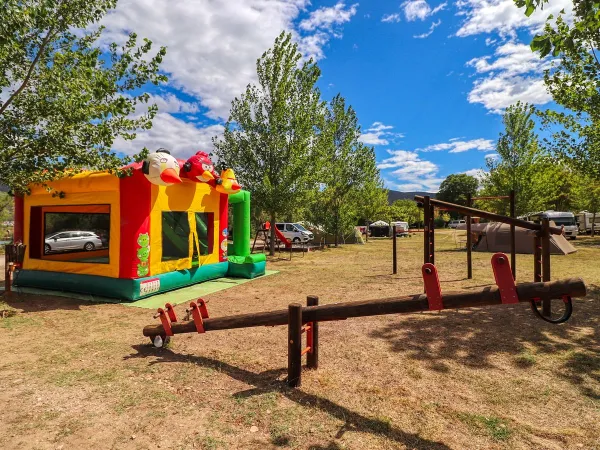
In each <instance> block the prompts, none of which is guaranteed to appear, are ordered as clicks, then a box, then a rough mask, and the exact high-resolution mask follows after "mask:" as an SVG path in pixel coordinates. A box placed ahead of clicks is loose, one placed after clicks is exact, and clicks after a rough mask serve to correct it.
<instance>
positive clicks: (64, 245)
mask: <svg viewBox="0 0 600 450" xmlns="http://www.w3.org/2000/svg"><path fill="white" fill-rule="evenodd" d="M102 247H103V244H102V239H100V237H99V236H98V235H97V234H96V233H94V232H92V231H61V232H59V233H54V234H49V235H48V236H46V238H45V239H44V254H48V253H52V252H65V251H70V250H85V251H87V252H90V251H92V250H95V249H97V248H102Z"/></svg>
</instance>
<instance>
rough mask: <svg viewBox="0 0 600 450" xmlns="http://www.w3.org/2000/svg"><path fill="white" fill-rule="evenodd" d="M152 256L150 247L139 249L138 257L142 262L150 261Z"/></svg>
mask: <svg viewBox="0 0 600 450" xmlns="http://www.w3.org/2000/svg"><path fill="white" fill-rule="evenodd" d="M149 256H150V249H149V248H148V247H142V248H138V251H137V257H138V259H139V260H140V261H148V257H149Z"/></svg>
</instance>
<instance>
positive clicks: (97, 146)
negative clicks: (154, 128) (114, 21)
mask: <svg viewBox="0 0 600 450" xmlns="http://www.w3.org/2000/svg"><path fill="white" fill-rule="evenodd" d="M115 5H116V1H115V0H96V1H94V2H89V1H84V0H68V1H66V0H62V1H61V0H5V1H4V2H3V7H2V20H1V21H0V91H1V92H0V99H1V100H0V182H2V183H4V184H7V185H9V186H10V187H11V188H12V189H13V191H15V192H26V191H27V185H28V184H30V183H44V182H46V181H48V180H51V179H54V178H56V177H59V176H64V174H65V171H68V173H74V171H77V170H81V169H83V168H86V169H95V170H110V171H115V170H118V168H119V167H121V166H122V165H123V164H124V163H127V162H129V161H130V158H121V157H119V156H118V155H117V154H115V153H114V152H113V151H112V149H111V148H112V144H113V142H114V139H115V137H117V136H120V137H122V138H124V139H134V138H135V131H136V130H137V129H140V128H144V129H148V128H150V127H151V125H152V122H151V119H152V118H153V117H154V115H155V113H156V106H155V105H152V106H151V107H150V108H148V110H147V112H146V113H145V114H142V115H139V116H137V117H136V118H132V117H131V116H130V115H131V114H132V113H133V112H134V110H135V108H136V105H137V104H138V103H146V102H147V101H148V95H147V94H145V93H143V91H142V89H143V87H144V85H146V84H147V83H154V84H158V83H160V82H164V81H166V77H165V76H164V75H162V74H160V73H159V64H160V62H161V61H162V58H163V56H164V55H165V53H166V50H165V48H161V49H160V50H159V51H158V52H157V53H156V54H155V55H154V56H152V55H151V54H150V52H151V46H152V45H151V42H150V41H148V40H147V39H144V43H143V44H142V45H141V46H137V38H136V35H135V33H131V34H130V35H129V39H128V40H127V42H126V43H125V45H124V46H123V47H120V48H119V47H118V46H117V45H116V44H111V45H110V46H109V47H108V50H107V51H106V52H104V53H103V51H102V50H101V49H100V47H99V46H98V42H97V41H98V39H99V38H100V37H101V34H102V30H103V29H102V27H100V28H98V29H97V30H96V31H91V32H90V31H86V30H85V28H86V27H90V26H91V25H93V24H94V23H96V22H98V20H100V19H101V18H102V16H104V14H105V13H106V12H107V10H108V9H110V8H113V7H114V6H115Z"/></svg>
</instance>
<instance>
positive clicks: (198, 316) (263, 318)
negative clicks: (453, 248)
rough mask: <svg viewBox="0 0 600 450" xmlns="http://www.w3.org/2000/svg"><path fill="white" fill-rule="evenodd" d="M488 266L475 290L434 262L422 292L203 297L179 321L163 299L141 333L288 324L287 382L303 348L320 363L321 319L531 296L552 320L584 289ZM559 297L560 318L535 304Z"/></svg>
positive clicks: (501, 259) (567, 311) (295, 373)
mask: <svg viewBox="0 0 600 450" xmlns="http://www.w3.org/2000/svg"><path fill="white" fill-rule="evenodd" d="M492 269H493V271H494V278H495V280H496V286H488V287H485V288H482V289H478V290H472V291H461V292H452V293H445V294H443V295H442V291H441V287H440V283H439V278H438V273H437V270H436V268H435V266H434V265H433V264H430V263H427V264H424V265H423V267H422V273H423V280H424V283H425V291H426V294H415V295H407V296H402V297H393V298H382V299H376V300H363V301H356V302H347V303H334V304H330V305H320V306H319V305H318V302H319V300H318V297H315V296H309V297H308V301H307V306H306V307H303V306H302V305H300V304H299V303H292V304H290V305H289V306H288V309H287V310H285V309H281V310H276V311H265V312H258V313H253V314H239V315H234V316H225V317H216V318H209V317H208V310H207V308H206V302H205V301H204V300H202V299H198V301H195V302H191V303H190V308H189V309H188V310H187V311H188V316H189V315H191V317H192V320H184V321H182V322H178V321H177V317H176V315H175V311H174V310H173V307H172V306H171V305H170V304H168V303H167V305H166V307H165V309H163V308H159V309H158V315H157V316H158V317H160V319H161V324H160V325H148V326H146V327H144V331H143V333H144V336H148V337H150V339H151V340H152V341H153V342H156V341H155V339H156V337H157V336H161V337H162V340H163V341H164V342H166V341H167V339H168V338H167V337H170V336H173V335H175V334H179V333H206V332H207V331H217V330H229V329H233V328H249V327H259V326H278V325H288V378H287V383H288V385H289V386H290V387H297V386H299V385H300V380H301V369H302V356H303V355H305V354H307V367H308V368H314V369H316V368H317V367H318V351H319V334H318V331H319V328H318V325H319V322H326V321H332V320H345V319H348V318H351V317H366V316H379V315H383V314H407V313H414V312H421V311H439V310H442V309H458V308H469V307H482V306H490V305H501V304H514V303H520V302H530V303H531V309H532V310H533V311H534V313H535V314H536V315H537V316H538V317H540V318H542V319H543V320H545V321H547V322H551V323H562V322H566V321H567V320H568V319H569V317H570V316H571V313H572V311H573V307H572V302H571V298H572V297H584V296H585V295H586V287H585V283H584V282H583V280H582V279H581V278H569V279H565V280H558V281H547V282H534V283H521V284H518V285H515V282H514V280H513V277H512V272H511V268H510V264H509V262H508V257H507V256H506V255H505V254H504V253H496V254H494V255H493V256H492ZM551 300H561V303H563V304H564V312H563V314H562V315H561V316H560V317H558V318H553V317H551V316H548V315H543V314H542V313H541V312H540V310H539V305H540V304H541V303H542V302H543V301H551ZM302 333H306V335H307V347H306V348H302Z"/></svg>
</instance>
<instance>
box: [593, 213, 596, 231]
mask: <svg viewBox="0 0 600 450" xmlns="http://www.w3.org/2000/svg"><path fill="white" fill-rule="evenodd" d="M595 234H596V213H593V215H592V237H594V235H595Z"/></svg>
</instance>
